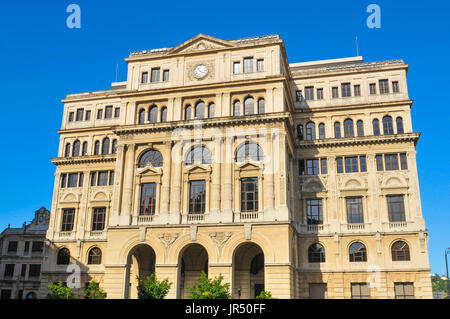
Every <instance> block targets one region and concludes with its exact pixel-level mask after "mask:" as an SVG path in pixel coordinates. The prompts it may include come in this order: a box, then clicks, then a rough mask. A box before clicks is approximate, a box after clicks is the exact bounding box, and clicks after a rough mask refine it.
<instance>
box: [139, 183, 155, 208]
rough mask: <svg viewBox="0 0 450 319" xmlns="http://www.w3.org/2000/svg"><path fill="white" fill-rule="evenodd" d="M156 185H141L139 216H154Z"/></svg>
mask: <svg viewBox="0 0 450 319" xmlns="http://www.w3.org/2000/svg"><path fill="white" fill-rule="evenodd" d="M155 208H156V183H144V184H141V208H140V211H139V215H141V216H144V215H155Z"/></svg>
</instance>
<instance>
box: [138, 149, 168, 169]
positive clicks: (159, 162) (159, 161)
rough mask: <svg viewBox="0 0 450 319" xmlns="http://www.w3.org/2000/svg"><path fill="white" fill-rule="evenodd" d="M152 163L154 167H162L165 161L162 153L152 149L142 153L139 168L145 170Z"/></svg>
mask: <svg viewBox="0 0 450 319" xmlns="http://www.w3.org/2000/svg"><path fill="white" fill-rule="evenodd" d="M148 163H150V164H151V165H152V166H153V167H162V166H163V163H164V160H163V156H162V154H161V152H160V151H158V150H155V149H150V150H148V151H145V152H144V153H142V155H141V156H140V157H139V162H138V167H139V168H144V167H145V166H147V164H148Z"/></svg>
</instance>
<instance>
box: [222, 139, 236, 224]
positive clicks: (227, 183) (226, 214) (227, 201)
mask: <svg viewBox="0 0 450 319" xmlns="http://www.w3.org/2000/svg"><path fill="white" fill-rule="evenodd" d="M233 144H234V136H227V137H226V139H225V152H224V163H225V174H224V175H225V176H224V179H223V181H222V184H223V212H222V220H223V221H224V222H225V221H232V220H233V211H232V205H233V172H232V170H233V153H234V150H233Z"/></svg>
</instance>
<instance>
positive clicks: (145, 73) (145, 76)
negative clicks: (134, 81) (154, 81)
mask: <svg viewBox="0 0 450 319" xmlns="http://www.w3.org/2000/svg"><path fill="white" fill-rule="evenodd" d="M147 82H148V72H142V77H141V83H147Z"/></svg>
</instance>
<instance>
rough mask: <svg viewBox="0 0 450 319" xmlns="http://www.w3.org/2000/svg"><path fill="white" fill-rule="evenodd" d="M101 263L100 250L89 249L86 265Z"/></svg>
mask: <svg viewBox="0 0 450 319" xmlns="http://www.w3.org/2000/svg"><path fill="white" fill-rule="evenodd" d="M101 263H102V250H101V249H100V248H98V247H93V248H91V249H89V252H88V265H100V264H101Z"/></svg>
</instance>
